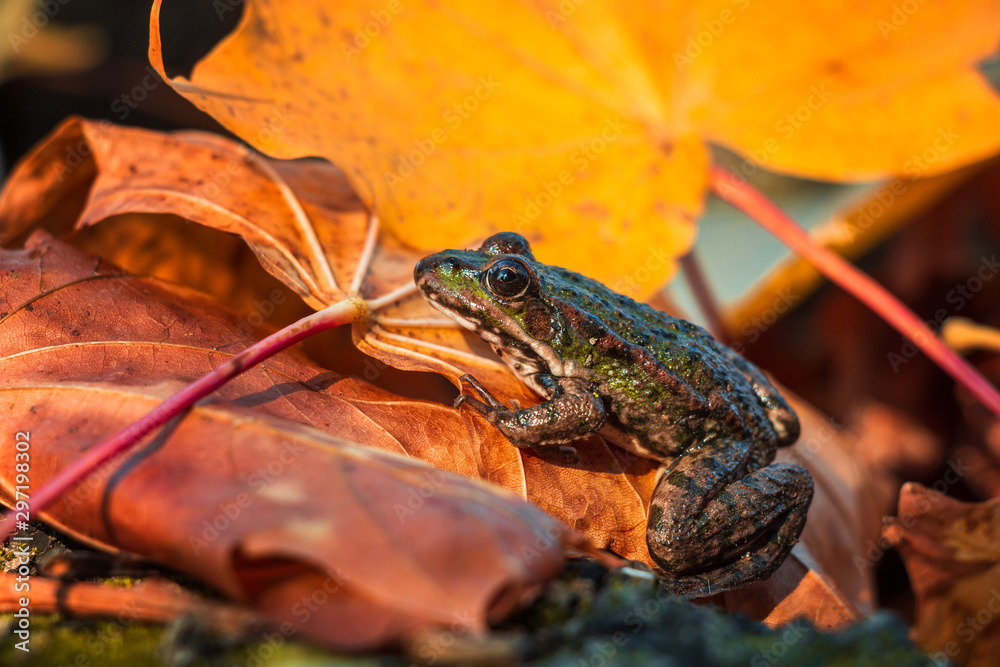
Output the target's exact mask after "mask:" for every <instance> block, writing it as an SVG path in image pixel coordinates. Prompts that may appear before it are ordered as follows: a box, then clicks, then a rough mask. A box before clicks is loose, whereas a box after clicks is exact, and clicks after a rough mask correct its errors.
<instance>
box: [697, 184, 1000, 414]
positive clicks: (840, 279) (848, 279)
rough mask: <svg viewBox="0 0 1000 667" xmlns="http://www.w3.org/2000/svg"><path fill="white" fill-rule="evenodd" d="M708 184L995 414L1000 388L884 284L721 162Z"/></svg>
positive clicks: (999, 399)
mask: <svg viewBox="0 0 1000 667" xmlns="http://www.w3.org/2000/svg"><path fill="white" fill-rule="evenodd" d="M711 184H712V191H713V192H714V193H715V194H716V195H717V196H718V197H719V198H720V199H722V200H723V201H725V202H727V203H728V204H730V205H731V206H734V207H735V208H738V209H739V210H741V211H743V212H744V213H745V214H746V215H747V216H748V217H750V218H752V219H753V220H754V221H756V222H757V224H759V225H760V226H761V227H763V228H764V229H766V230H768V231H769V232H771V234H773V235H774V236H775V237H777V238H778V239H780V240H781V241H782V242H783V243H784V244H785V245H787V246H788V247H789V248H791V249H792V251H793V252H795V253H796V254H798V255H799V256H801V257H802V258H803V259H805V260H806V261H807V262H809V263H810V264H812V265H813V266H815V267H816V268H817V269H819V271H820V272H822V273H823V274H824V275H825V276H826V277H827V278H829V279H830V280H831V281H832V282H834V283H836V284H838V285H840V286H841V287H842V288H844V290H846V291H847V292H849V293H850V294H853V295H854V297H855V298H857V299H858V300H859V301H861V302H862V303H864V304H865V305H866V306H868V307H869V308H871V309H872V310H873V311H875V312H876V313H877V314H878V315H879V316H881V317H882V319H884V320H885V321H886V322H888V323H889V324H891V325H892V326H893V327H895V328H896V330H898V331H899V332H900V333H901V334H903V335H904V336H906V337H907V338H909V339H910V340H911V341H913V344H914V345H916V346H917V347H919V348H920V349H921V350H923V352H924V354H926V355H927V356H928V357H930V358H931V359H932V360H933V361H934V362H935V363H936V364H937V365H938V366H940V367H941V368H942V369H944V371H945V372H946V373H948V374H949V375H951V376H952V377H953V378H954V379H955V380H956V381H957V382H959V383H960V384H962V385H964V386H965V387H966V388H968V390H969V391H971V392H972V393H973V394H974V395H975V396H976V397H977V398H978V399H979V400H980V401H982V402H983V404H984V405H985V406H986V407H987V408H989V409H990V410H992V411H993V413H994V414H995V415H997V416H998V417H1000V394H998V393H997V390H996V389H995V388H994V387H993V385H991V384H990V383H989V382H987V381H986V379H985V378H984V377H983V376H982V375H980V374H979V373H978V372H976V369H974V368H973V367H972V366H971V365H969V364H968V362H966V361H965V359H963V358H962V357H960V356H958V355H957V354H955V352H953V351H952V350H951V349H950V348H949V347H947V346H946V345H945V344H944V343H943V342H942V341H941V339H940V338H938V337H937V335H936V334H935V333H934V332H933V331H931V329H930V328H929V327H928V326H927V325H926V324H924V323H923V322H922V321H921V320H920V318H919V317H917V316H916V315H915V314H914V313H913V312H912V311H911V310H909V309H908V308H907V307H906V306H904V305H903V304H902V303H900V302H899V301H898V300H897V299H896V297H894V296H892V294H890V293H889V292H888V291H886V290H885V288H883V287H882V286H881V285H879V284H878V283H877V282H875V281H874V280H872V278H871V277H869V276H868V275H866V274H864V273H862V272H861V271H860V270H859V269H857V268H856V267H855V266H854V265H853V264H851V263H849V262H847V261H846V260H845V259H844V258H842V257H841V256H840V255H837V254H836V253H834V252H831V251H830V250H828V249H826V248H824V247H823V246H820V245H817V244H815V243H814V242H813V241H812V239H810V238H809V235H808V234H807V233H806V231H805V230H804V229H802V228H801V227H799V226H798V224H796V223H795V221H794V220H792V219H791V218H790V217H789V216H788V215H787V214H785V212H784V211H782V210H781V209H780V208H778V207H777V206H776V205H775V204H774V202H772V201H771V200H770V199H768V198H767V197H765V196H764V195H763V194H762V193H761V192H759V191H758V190H756V189H754V188H753V187H751V186H749V185H747V184H746V183H745V182H744V181H743V180H742V179H740V178H738V177H736V176H734V175H733V174H731V173H729V172H728V171H726V170H725V169H723V168H721V167H718V166H713V167H712V169H711Z"/></svg>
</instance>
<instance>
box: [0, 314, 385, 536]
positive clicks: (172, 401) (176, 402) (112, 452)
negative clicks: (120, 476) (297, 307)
mask: <svg viewBox="0 0 1000 667" xmlns="http://www.w3.org/2000/svg"><path fill="white" fill-rule="evenodd" d="M367 315H368V306H367V304H366V303H365V302H364V300H363V299H361V298H359V297H351V298H349V299H345V300H344V301H341V302H340V303H338V304H336V305H333V306H330V307H329V308H324V309H323V310H321V311H319V312H316V313H313V314H312V315H309V316H308V317H304V318H302V319H301V320H299V321H298V322H295V323H294V324H291V325H289V326H287V327H285V328H284V329H282V330H281V331H277V332H275V333H273V334H271V335H270V336H268V337H267V338H265V339H263V340H261V341H258V342H257V343H254V344H253V345H251V346H250V347H248V348H247V349H245V350H243V351H242V352H240V353H239V354H237V355H236V356H234V357H233V358H232V359H229V360H228V361H226V362H225V363H224V364H222V365H220V366H219V367H218V368H215V369H213V370H212V371H211V372H210V373H207V374H205V375H203V376H202V377H200V378H198V379H197V380H195V381H194V382H192V383H191V384H189V385H188V386H186V387H184V388H183V389H181V390H180V391H179V392H177V393H176V394H174V395H173V396H171V397H170V398H168V399H167V400H165V401H164V402H163V403H161V404H160V405H158V406H157V407H156V408H154V409H153V410H152V411H150V412H149V414H147V415H146V416H145V417H143V418H142V419H140V420H139V421H137V422H134V423H133V424H130V425H129V426H127V427H125V428H123V429H122V430H120V431H118V432H117V433H115V434H114V435H113V436H111V437H109V438H108V439H106V440H104V441H102V442H100V443H99V444H98V445H96V446H94V447H91V448H90V449H89V450H87V452H86V453H85V454H83V455H82V456H80V457H79V458H78V459H76V460H75V461H73V462H72V463H71V464H69V465H68V466H66V467H65V468H64V469H62V470H60V471H59V472H58V473H57V474H56V475H55V477H53V478H52V479H50V480H49V481H48V482H46V483H45V484H43V485H42V487H41V488H40V489H39V490H38V492H37V493H35V494H33V495H32V496H31V498H29V503H28V506H29V508H30V511H31V512H36V513H37V512H41V511H42V510H44V509H45V508H46V507H48V506H49V505H50V504H51V503H52V502H53V501H55V500H57V499H58V498H59V497H60V496H61V495H62V494H64V493H65V492H66V491H68V490H69V489H71V488H72V487H73V486H74V485H75V484H77V483H78V482H80V481H82V480H83V479H84V478H85V477H86V476H87V475H88V474H90V473H91V472H93V471H94V470H95V469H97V467H98V466H100V465H101V464H102V463H104V462H105V461H108V460H109V459H111V458H113V457H114V456H116V455H118V454H121V453H123V452H125V451H127V450H128V449H130V448H131V447H133V446H134V445H135V444H136V443H138V442H139V441H140V440H142V438H143V437H144V436H146V435H147V434H149V433H150V431H152V430H153V429H155V428H157V427H159V426H162V425H163V424H165V423H166V422H167V421H169V420H170V419H173V418H174V417H176V416H177V415H179V414H181V413H182V412H184V411H185V410H187V409H188V408H190V407H191V406H192V405H194V404H195V403H196V402H198V401H199V400H201V399H202V398H204V397H205V396H208V395H209V394H211V393H212V392H213V391H215V390H216V389H218V388H219V387H221V386H222V385H223V384H225V383H226V382H228V381H229V380H231V379H232V378H234V377H236V376H237V375H239V374H240V373H242V372H244V371H246V370H249V369H250V368H252V367H253V366H255V365H256V364H258V363H260V362H261V361H263V360H264V359H267V358H269V357H272V356H274V355H275V354H277V353H278V352H280V351H282V350H284V349H286V348H288V347H291V346H292V345H294V344H295V343H298V342H299V341H301V340H304V339H306V338H308V337H309V336H312V335H313V334H316V333H318V332H320V331H323V330H325V329H331V328H333V327H337V326H340V325H341V324H346V323H348V322H357V321H360V320H362V319H364V318H365V317H367ZM15 526H16V515H15V513H14V512H8V513H7V516H5V517H4V518H3V520H2V521H0V543H2V542H4V541H5V540H6V539H7V538H8V537H9V536H10V535H11V534H12V533H13V532H14V528H15Z"/></svg>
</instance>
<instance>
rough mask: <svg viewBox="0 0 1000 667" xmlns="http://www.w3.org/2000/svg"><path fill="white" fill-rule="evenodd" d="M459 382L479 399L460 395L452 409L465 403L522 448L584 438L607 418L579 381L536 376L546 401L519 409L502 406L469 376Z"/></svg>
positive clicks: (587, 385) (600, 404)
mask: <svg viewBox="0 0 1000 667" xmlns="http://www.w3.org/2000/svg"><path fill="white" fill-rule="evenodd" d="M461 380H462V382H463V383H464V384H467V385H468V386H469V387H471V388H472V389H473V390H474V391H475V392H476V393H477V394H479V398H475V397H473V396H471V395H469V394H460V395H459V396H458V398H457V399H456V400H455V407H459V406H460V405H462V404H463V403H465V404H468V405H469V407H472V408H474V409H475V410H476V411H477V412H479V413H480V414H481V415H483V416H484V417H486V419H487V420H488V421H489V422H490V423H491V424H493V425H494V426H496V427H497V428H498V429H500V431H501V432H502V433H503V434H504V435H505V436H507V438H508V439H509V440H510V441H511V443H513V444H514V445H515V446H517V447H520V448H522V449H536V450H544V449H546V448H552V447H556V446H559V445H565V444H566V443H570V442H573V441H575V440H579V439H581V438H585V437H587V436H588V435H591V434H593V433H596V432H597V431H599V430H601V427H603V426H604V422H605V420H606V418H607V415H606V413H605V411H604V403H603V402H602V401H601V398H600V397H599V396H598V395H597V394H595V393H594V392H593V390H592V389H591V387H592V385H591V383H590V382H589V381H587V380H583V379H580V378H557V377H554V376H552V375H538V376H536V377H535V380H536V384H538V385H539V386H542V387H543V388H544V389H545V390H546V392H547V394H548V399H549V400H547V401H545V402H544V403H539V404H538V405H533V406H531V407H528V408H523V409H520V410H511V409H510V408H508V407H507V406H505V405H503V404H502V403H501V402H500V401H498V400H497V399H496V398H495V397H494V396H493V394H491V393H490V392H489V390H488V389H486V387H484V386H483V385H482V384H480V383H479V381H478V380H476V378H474V377H472V376H471V375H463V376H462V378H461ZM480 399H482V400H480ZM559 449H560V450H562V451H563V452H564V453H567V454H572V453H573V451H575V450H573V449H572V448H571V447H560V448H559Z"/></svg>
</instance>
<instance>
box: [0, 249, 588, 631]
mask: <svg viewBox="0 0 1000 667" xmlns="http://www.w3.org/2000/svg"><path fill="white" fill-rule="evenodd" d="M2 263H3V267H2V270H0V294H3V295H5V301H4V302H3V316H2V317H0V378H2V382H0V412H2V413H3V414H4V415H6V418H5V421H6V423H7V424H8V425H9V428H10V430H11V433H10V434H9V435H10V437H9V438H5V442H4V443H3V445H2V446H0V455H2V458H3V463H0V474H2V479H0V486H2V493H3V496H4V501H5V502H6V503H8V504H12V503H13V500H14V484H15V475H16V472H15V469H14V466H15V463H14V462H15V457H14V454H15V432H21V433H28V434H30V435H29V436H26V438H27V440H28V441H29V442H30V450H29V451H30V486H31V488H32V489H37V488H39V487H40V486H41V485H42V484H44V483H45V481H46V480H47V479H50V478H51V477H52V475H53V474H54V473H55V472H56V471H57V470H59V469H61V468H62V467H64V466H65V465H66V463H67V462H68V461H70V460H73V459H75V458H77V457H78V456H80V455H81V453H82V452H84V451H86V449H87V448H88V447H90V446H92V445H93V444H94V443H95V442H97V441H99V440H100V439H101V438H102V437H104V436H106V435H107V434H109V433H112V432H114V431H116V430H117V429H118V428H121V427H122V426H125V425H127V424H129V423H132V422H134V421H135V420H137V419H138V418H139V417H141V416H142V415H144V414H145V413H147V412H148V411H149V410H151V409H152V408H153V407H155V406H156V405H157V404H159V403H160V402H161V401H162V400H163V399H164V398H165V397H167V396H169V395H170V394H172V393H174V392H175V391H176V390H177V389H179V388H180V387H182V386H183V385H184V384H186V383H187V382H188V381H190V380H191V379H194V378H195V377H198V376H200V375H202V374H203V373H205V372H206V371H207V370H209V369H210V368H212V367H213V366H217V365H218V363H219V361H220V360H221V359H223V358H225V357H226V356H227V355H230V354H233V353H234V352H236V351H238V350H239V349H242V348H243V347H245V344H246V341H241V340H240V335H239V333H238V330H237V328H236V322H237V320H236V318H235V316H234V315H233V314H231V313H228V312H225V311H222V310H221V309H219V308H218V307H217V306H215V305H214V304H213V303H212V302H211V301H210V300H208V299H206V298H205V297H201V296H199V295H197V294H196V293H192V292H190V291H189V290H187V289H185V288H180V287H175V286H171V285H168V284H164V283H161V282H159V281H157V280H156V279H153V278H139V277H134V276H129V275H124V274H121V273H120V272H115V271H109V270H108V269H107V267H105V266H103V265H102V264H101V263H100V262H99V261H96V260H92V259H88V258H85V257H82V256H80V255H79V253H77V252H76V251H75V250H73V249H72V248H69V247H68V246H65V245H64V244H62V243H61V242H59V241H56V240H54V239H51V238H48V237H46V236H45V235H41V234H40V235H37V236H32V237H30V238H29V240H28V244H27V247H26V249H25V250H18V251H3V253H2ZM394 398H395V397H392V396H391V395H389V394H387V393H386V392H382V391H381V390H378V389H376V388H374V387H370V386H368V385H366V384H365V383H362V382H359V381H357V380H350V379H344V378H340V377H337V376H334V375H333V374H329V373H327V374H323V373H322V372H321V369H318V368H316V367H314V366H312V365H311V364H308V363H307V362H305V361H304V360H302V359H300V358H298V357H297V355H294V354H288V353H283V354H281V355H278V356H276V357H274V358H273V359H271V360H269V361H268V363H266V364H262V365H261V366H258V367H256V368H254V369H251V370H250V371H248V372H247V373H245V374H244V375H241V376H240V377H239V378H237V379H236V380H235V381H234V382H232V383H229V384H227V385H226V387H224V388H223V390H222V391H220V392H219V393H218V394H217V395H215V396H213V397H211V398H209V399H207V400H205V401H203V402H201V403H199V404H198V405H197V406H195V407H194V408H192V409H191V411H190V412H189V413H188V414H187V415H186V416H185V417H184V418H183V419H181V420H179V421H175V422H172V423H171V424H169V425H167V426H166V427H165V428H164V429H163V430H162V431H161V432H159V433H156V434H154V435H153V436H151V437H149V438H147V439H146V441H145V444H144V446H143V447H142V448H141V449H140V450H139V451H138V452H137V453H134V454H132V455H128V456H124V457H119V458H118V459H116V460H115V461H114V462H112V463H110V464H108V465H106V466H104V467H102V469H101V470H100V471H99V472H98V473H96V474H95V475H93V476H91V477H90V478H88V480H87V481H86V482H85V483H84V484H82V485H80V486H79V487H77V488H76V489H74V490H73V491H72V492H70V493H68V494H66V495H65V496H64V497H62V498H61V499H60V500H59V501H58V502H56V503H55V504H54V505H53V506H52V507H51V508H50V509H49V510H48V511H46V512H45V513H44V514H45V516H46V519H47V520H48V521H49V522H50V523H52V524H54V525H56V526H57V527H59V528H60V529H62V530H64V531H65V532H67V533H68V534H70V535H73V536H75V537H77V538H79V539H81V540H83V541H85V542H88V543H91V544H96V545H98V546H101V547H104V548H110V549H122V550H127V551H130V552H133V553H138V554H142V555H144V556H147V557H149V558H152V559H154V560H157V561H159V562H162V563H165V564H167V565H170V566H172V567H176V568H178V569H181V570H183V571H186V572H188V573H190V574H192V575H194V576H196V577H198V578H200V579H202V580H203V581H205V582H207V583H210V584H211V585H212V586H214V587H216V588H218V589H220V590H222V591H224V592H225V593H227V594H228V595H230V596H232V597H234V598H237V599H241V600H247V601H249V602H252V603H253V604H254V605H255V606H256V607H257V608H258V609H260V610H261V611H263V612H264V613H266V614H267V615H269V616H270V617H271V618H272V619H274V620H275V621H277V622H278V623H279V624H282V627H284V626H286V625H287V627H288V628H289V629H290V631H292V632H299V631H301V632H303V633H304V634H306V635H308V636H312V637H315V638H318V639H321V640H323V641H325V642H328V643H331V644H333V645H336V646H338V647H341V648H347V649H364V648H371V647H374V646H379V645H384V644H385V643H387V642H393V641H398V640H400V639H401V638H402V637H404V636H408V635H410V634H412V633H415V632H421V631H427V630H433V629H435V628H446V627H450V626H451V625H452V624H453V623H455V622H456V619H461V623H462V625H463V627H464V628H465V629H466V630H467V631H469V632H473V633H476V632H480V631H482V630H483V629H484V628H485V626H486V623H487V621H488V620H490V619H494V618H496V617H497V616H500V615H503V614H505V613H507V612H509V611H510V610H511V609H512V608H514V607H515V606H516V605H518V604H520V603H521V602H522V600H524V599H525V598H526V597H529V596H530V595H531V594H532V593H533V591H534V587H535V586H536V585H537V584H538V583H540V582H542V581H544V580H546V579H547V578H548V577H550V576H552V575H553V574H555V573H556V572H558V570H559V568H560V567H561V564H562V561H563V556H562V547H563V545H565V544H575V545H577V546H584V543H583V542H582V541H581V539H580V538H579V537H577V536H575V535H574V534H573V533H571V532H570V531H569V530H568V529H566V528H565V526H563V525H562V524H560V523H558V522H556V521H554V520H553V519H551V518H549V516H548V515H546V514H544V513H542V512H541V511H539V510H537V509H536V508H534V507H532V506H531V505H529V504H527V503H525V502H523V501H521V500H519V499H516V498H514V497H512V496H509V495H508V494H503V493H501V492H498V491H495V490H493V489H492V488H490V487H487V486H485V485H483V484H480V483H478V482H476V481H475V480H472V479H469V478H468V477H465V476H458V475H453V474H451V473H448V472H444V471H441V470H439V469H437V468H434V467H431V466H428V465H426V464H425V463H423V462H420V461H416V460H414V459H412V458H405V457H401V456H398V455H395V454H391V453H386V452H381V451H377V448H383V449H388V450H392V451H396V452H400V453H402V452H403V451H405V447H406V446H407V445H409V444H411V443H416V444H418V446H420V447H423V448H424V450H423V451H427V448H428V447H429V446H430V445H432V444H433V443H440V442H446V441H447V439H448V433H447V430H448V426H447V420H445V421H444V422H442V420H440V419H436V418H429V417H428V413H427V411H429V412H430V413H431V414H433V413H435V412H439V411H440V412H445V411H448V409H446V408H443V407H441V406H439V405H436V404H432V403H425V402H420V401H405V404H406V405H408V406H409V409H404V410H398V411H396V412H394V413H391V412H386V413H384V414H383V413H379V412H378V411H377V410H374V411H373V415H369V414H368V413H367V412H366V410H367V408H368V407H369V406H370V405H371V404H373V403H387V402H392V400H393V399H394ZM422 410H423V411H424V415H423V416H420V412H421V411H422ZM451 412H454V411H451ZM285 415H289V416H294V417H295V418H296V421H298V422H306V423H311V424H314V425H315V426H316V428H313V427H309V426H304V425H302V424H301V423H296V422H295V421H290V420H289V419H285V418H282V416H285ZM380 418H384V419H386V420H388V421H389V422H391V423H392V426H391V428H393V429H395V430H397V431H398V432H399V433H398V435H393V434H392V433H391V432H390V431H389V430H387V429H386V428H384V426H383V425H382V424H379V419H380ZM421 424H422V426H420V425H421ZM321 429H322V430H321ZM324 431H326V432H325V433H324ZM331 433H333V434H336V435H330V434H331ZM343 435H347V436H348V437H353V438H356V439H359V440H363V441H364V442H366V443H367V444H369V445H372V446H370V447H359V446H356V445H354V444H352V443H351V442H349V441H348V440H346V439H344V438H343V437H337V436H343ZM24 438H25V437H24V436H22V440H23V439H24ZM445 451H447V450H445ZM445 459H446V460H443V461H440V463H441V464H442V465H448V464H451V465H452V466H454V467H460V465H461V462H460V461H456V460H454V458H453V457H452V458H449V457H445ZM29 495H30V494H29ZM36 518H37V517H36ZM458 564H460V565H461V566H460V567H458V566H457V565H458ZM317 586H318V587H319V588H318V589H317V588H316V587H317ZM316 590H322V591H325V594H328V595H329V602H328V603H327V604H325V605H323V606H322V607H321V608H320V609H319V610H317V611H316V613H314V614H312V615H310V616H309V617H308V618H307V619H303V618H302V617H301V615H297V614H296V602H297V601H300V599H301V596H302V595H305V594H313V593H314V592H315V591H316ZM283 632H285V631H284V630H283ZM285 634H287V632H285Z"/></svg>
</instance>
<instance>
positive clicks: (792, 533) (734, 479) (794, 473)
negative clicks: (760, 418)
mask: <svg viewBox="0 0 1000 667" xmlns="http://www.w3.org/2000/svg"><path fill="white" fill-rule="evenodd" d="M751 455H752V452H751V448H750V447H748V446H747V445H746V444H745V443H742V444H741V443H739V442H731V441H714V442H711V443H706V444H705V445H703V446H702V447H701V448H700V449H698V450H697V451H692V452H688V453H686V454H685V455H683V456H682V457H681V458H680V459H678V461H677V462H676V464H675V465H674V466H672V467H671V468H670V469H669V470H667V471H666V472H665V473H664V474H663V476H662V477H661V478H660V481H659V482H658V483H657V485H656V489H655V490H654V491H653V498H652V501H651V503H650V518H649V526H648V528H647V532H646V542H647V544H648V546H649V551H650V554H651V555H652V556H653V560H655V561H656V563H657V564H658V565H660V567H661V568H663V569H664V571H665V572H666V579H665V580H664V582H663V583H664V585H665V586H667V587H668V588H670V589H672V590H674V591H675V592H677V593H678V594H680V595H684V596H685V597H691V598H696V597H705V596H708V595H713V594H715V593H721V592H722V591H726V590H731V589H733V588H738V587H740V586H745V585H747V584H750V583H752V582H755V581H760V580H763V579H766V578H767V577H768V576H770V575H771V574H772V573H773V572H774V571H775V570H776V569H778V566H779V565H781V563H782V562H783V561H784V560H785V558H786V557H787V556H788V553H789V551H791V549H792V546H793V545H794V544H795V542H796V541H797V540H798V538H799V533H801V532H802V527H803V525H804V524H805V519H806V512H807V510H808V508H809V502H810V501H811V500H812V492H813V486H812V478H811V477H810V476H809V473H808V472H807V471H806V469H805V468H803V467H802V466H799V465H795V464H790V463H775V464H772V465H769V466H765V467H763V468H760V469H758V470H755V471H754V472H751V473H748V474H746V475H744V476H743V477H738V475H739V473H740V472H741V471H743V470H746V464H747V459H748V458H749V457H750V456H751Z"/></svg>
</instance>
